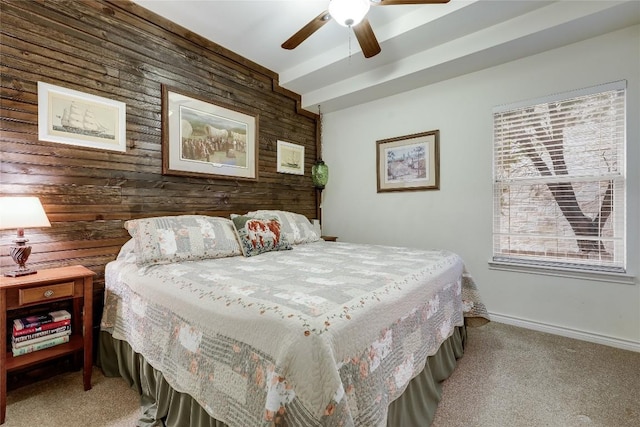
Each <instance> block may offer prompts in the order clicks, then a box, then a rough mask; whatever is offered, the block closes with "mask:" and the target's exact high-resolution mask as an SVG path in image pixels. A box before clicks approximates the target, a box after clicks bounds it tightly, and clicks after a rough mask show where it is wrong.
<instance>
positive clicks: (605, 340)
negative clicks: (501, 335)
mask: <svg viewBox="0 0 640 427" xmlns="http://www.w3.org/2000/svg"><path fill="white" fill-rule="evenodd" d="M489 316H490V317H491V320H492V321H494V322H497V323H504V324H507V325H512V326H519V327H521V328H525V329H532V330H534V331H540V332H547V333H550V334H554V335H560V336H563V337H567V338H574V339H578V340H582V341H588V342H592V343H596V344H602V345H608V346H610V347H616V348H621V349H623V350H630V351H635V352H638V353H640V342H634V341H629V340H624V339H620V338H612V337H608V336H605V335H599V334H594V333H591V332H584V331H578V330H576V329H571V328H563V327H560V326H554V325H548V324H545V323H540V322H534V321H531V320H525V319H521V318H518V317H513V316H507V315H504V314H498V313H489Z"/></svg>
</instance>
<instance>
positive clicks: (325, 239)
mask: <svg viewBox="0 0 640 427" xmlns="http://www.w3.org/2000/svg"><path fill="white" fill-rule="evenodd" d="M320 238H321V239H322V240H324V241H325V242H335V241H337V240H338V238H337V237H336V236H320Z"/></svg>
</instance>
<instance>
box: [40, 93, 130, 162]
mask: <svg viewBox="0 0 640 427" xmlns="http://www.w3.org/2000/svg"><path fill="white" fill-rule="evenodd" d="M126 128H127V122H126V104H125V103H124V102H119V101H114V100H111V99H107V98H103V97H101V96H96V95H91V94H88V93H83V92H79V91H77V90H72V89H67V88H64V87H60V86H55V85H52V84H49V83H44V82H38V138H39V139H40V140H42V141H51V142H59V143H62V144H71V145H78V146H81V147H90V148H99V149H102V150H113V151H123V152H124V151H126V150H127V141H126Z"/></svg>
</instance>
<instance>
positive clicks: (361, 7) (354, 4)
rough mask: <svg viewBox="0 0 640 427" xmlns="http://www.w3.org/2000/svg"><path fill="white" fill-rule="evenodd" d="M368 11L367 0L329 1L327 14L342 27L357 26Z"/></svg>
mask: <svg viewBox="0 0 640 427" xmlns="http://www.w3.org/2000/svg"><path fill="white" fill-rule="evenodd" d="M368 11H369V0H331V1H330V2H329V14H330V15H331V17H332V18H333V19H335V20H336V22H337V23H338V24H340V25H342V26H343V27H352V26H354V25H358V24H359V23H360V21H362V18H364V16H365V15H366V14H367V12H368Z"/></svg>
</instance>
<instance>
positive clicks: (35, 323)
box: [11, 310, 71, 356]
mask: <svg viewBox="0 0 640 427" xmlns="http://www.w3.org/2000/svg"><path fill="white" fill-rule="evenodd" d="M70 335H71V314H69V312H68V311H67V310H58V311H52V312H50V313H47V314H37V315H33V316H27V317H23V318H21V319H15V320H14V321H13V334H12V336H11V350H12V352H13V355H14V356H20V355H23V354H27V353H31V352H33V351H38V350H42V349H45V348H49V347H53V346H55V345H59V344H64V343H66V342H69V336H70Z"/></svg>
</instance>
